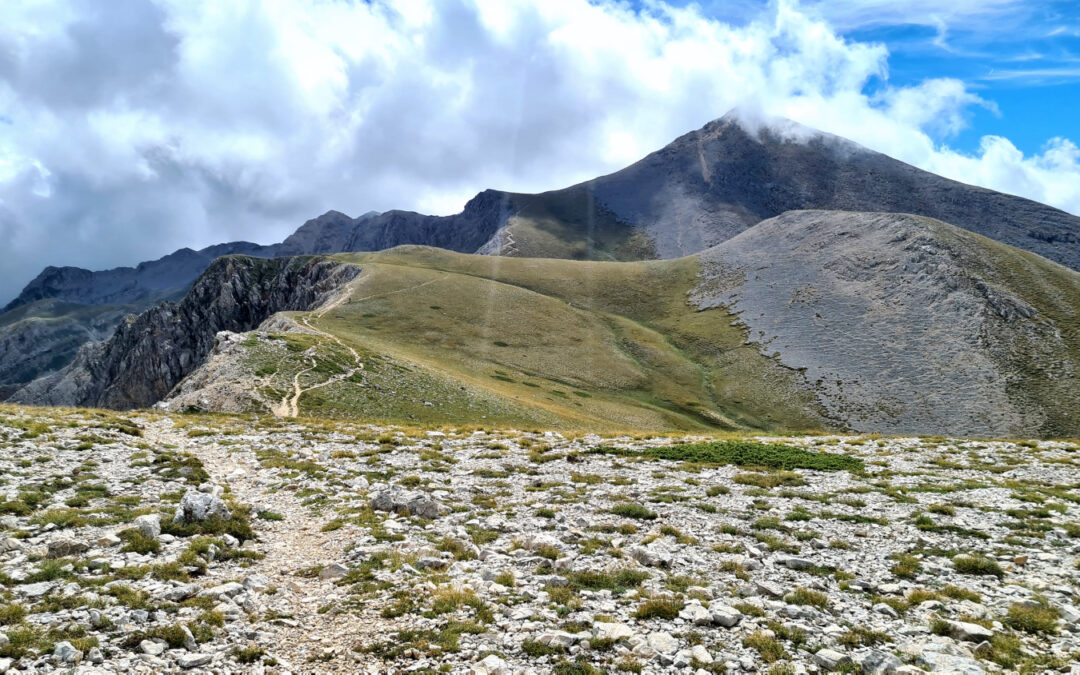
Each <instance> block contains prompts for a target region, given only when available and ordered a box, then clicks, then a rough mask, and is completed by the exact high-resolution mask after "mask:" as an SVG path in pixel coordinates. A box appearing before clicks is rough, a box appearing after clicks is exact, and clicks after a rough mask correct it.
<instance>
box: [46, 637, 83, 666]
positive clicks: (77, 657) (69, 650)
mask: <svg viewBox="0 0 1080 675" xmlns="http://www.w3.org/2000/svg"><path fill="white" fill-rule="evenodd" d="M53 658H54V659H56V661H57V663H63V664H65V665H75V664H77V663H79V662H80V661H82V659H83V653H82V652H81V651H79V650H78V649H75V647H74V646H73V645H72V644H71V643H70V642H68V641H67V640H64V641H62V642H57V643H56V644H55V645H54V646H53Z"/></svg>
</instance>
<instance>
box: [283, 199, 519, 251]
mask: <svg viewBox="0 0 1080 675" xmlns="http://www.w3.org/2000/svg"><path fill="white" fill-rule="evenodd" d="M511 198H512V195H510V194H509V193H505V192H500V191H498V190H485V191H484V192H481V193H480V194H478V195H476V196H475V197H473V198H472V199H471V200H469V203H468V204H466V205H465V209H464V210H463V211H462V212H461V213H458V214H456V215H453V216H425V215H422V214H419V213H414V212H412V211H387V212H386V213H367V214H365V215H363V216H360V217H359V218H356V219H350V218H349V217H348V216H346V215H344V214H342V213H338V212H337V211H330V212H328V213H326V214H323V215H322V216H319V217H318V218H315V219H313V220H309V221H308V222H306V223H304V225H303V226H302V227H301V228H300V229H299V230H297V231H296V233H295V234H293V235H292V236H290V237H289V238H287V239H286V240H285V241H283V242H282V243H281V248H280V255H301V254H311V253H339V252H343V251H381V250H383V249H387V248H393V247H394V246H401V245H404V244H419V245H423V246H437V247H439V248H445V249H448V250H451V251H458V252H461V253H473V252H474V251H476V250H477V249H479V248H480V247H481V246H483V245H484V243H485V242H487V241H488V240H489V239H491V237H492V236H493V235H494V234H495V232H496V231H498V230H499V228H501V227H502V226H503V225H505V224H506V220H507V218H508V217H509V215H510V212H511V207H512V203H511Z"/></svg>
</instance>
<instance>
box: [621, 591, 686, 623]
mask: <svg viewBox="0 0 1080 675" xmlns="http://www.w3.org/2000/svg"><path fill="white" fill-rule="evenodd" d="M685 605H686V603H685V602H683V599H682V598H680V597H677V596H672V595H668V596H663V597H659V598H649V599H648V600H646V601H645V602H643V603H641V604H640V605H638V608H637V610H636V611H635V612H634V617H635V618H638V619H667V620H668V621H670V620H672V619H674V618H676V617H678V616H679V612H681V611H682V608H683V607H684V606H685Z"/></svg>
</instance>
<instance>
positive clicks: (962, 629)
mask: <svg viewBox="0 0 1080 675" xmlns="http://www.w3.org/2000/svg"><path fill="white" fill-rule="evenodd" d="M946 623H948V624H949V636H950V637H951V638H952V639H954V640H961V641H963V642H983V641H984V640H989V639H990V638H992V637H994V631H992V630H990V629H989V628H984V627H982V626H980V625H979V624H977V623H968V622H967V621H947V622H946Z"/></svg>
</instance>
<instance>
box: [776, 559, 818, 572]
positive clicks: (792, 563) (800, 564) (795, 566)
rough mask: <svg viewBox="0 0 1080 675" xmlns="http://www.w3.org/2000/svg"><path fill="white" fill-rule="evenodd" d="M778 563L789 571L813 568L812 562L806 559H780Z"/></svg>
mask: <svg viewBox="0 0 1080 675" xmlns="http://www.w3.org/2000/svg"><path fill="white" fill-rule="evenodd" d="M779 562H780V564H781V565H783V566H784V567H786V568H788V569H790V570H808V569H810V568H811V567H813V566H814V561H813V560H807V559H806V558H795V557H790V558H782V559H781V560H780V561H779Z"/></svg>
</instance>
